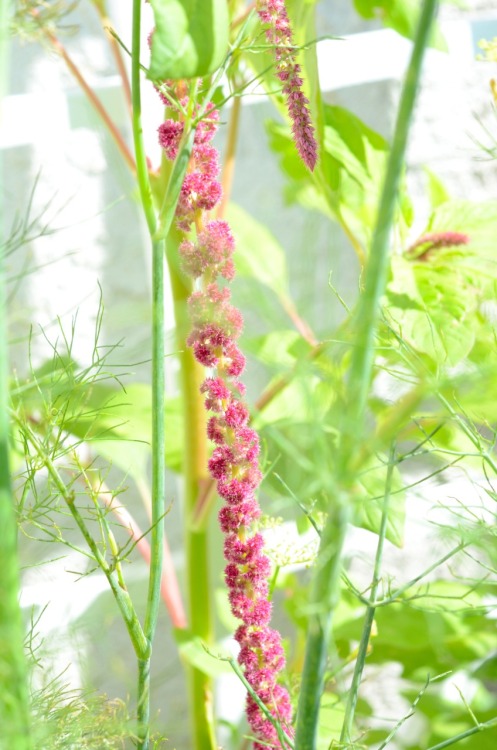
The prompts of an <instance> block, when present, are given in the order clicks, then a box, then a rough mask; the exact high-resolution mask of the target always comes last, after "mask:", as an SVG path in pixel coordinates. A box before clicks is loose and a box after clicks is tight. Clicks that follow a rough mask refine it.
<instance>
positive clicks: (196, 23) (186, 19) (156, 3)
mask: <svg viewBox="0 0 497 750" xmlns="http://www.w3.org/2000/svg"><path fill="white" fill-rule="evenodd" d="M150 2H151V5H152V8H153V11H154V18H155V31H154V34H153V38H152V59H151V64H150V71H149V78H151V79H152V80H154V81H157V80H160V81H164V80H166V79H168V78H172V79H179V78H196V77H198V76H205V75H208V74H209V73H213V72H214V71H215V70H217V68H219V66H220V65H221V63H222V62H223V59H224V57H225V55H226V53H227V51H228V6H227V3H226V0H201V2H199V0H150Z"/></svg>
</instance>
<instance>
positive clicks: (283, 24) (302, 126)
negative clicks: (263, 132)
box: [256, 0, 318, 172]
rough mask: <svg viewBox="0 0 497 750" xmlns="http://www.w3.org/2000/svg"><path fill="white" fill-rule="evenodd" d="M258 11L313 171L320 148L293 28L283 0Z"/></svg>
mask: <svg viewBox="0 0 497 750" xmlns="http://www.w3.org/2000/svg"><path fill="white" fill-rule="evenodd" d="M256 9H257V13H258V15H259V18H260V19H261V21H262V24H263V26H264V27H265V32H266V39H267V41H268V42H269V44H270V45H271V46H274V51H275V56H276V75H277V76H278V78H279V79H280V81H281V82H282V84H283V94H284V96H285V98H286V102H287V107H288V114H289V116H290V119H291V120H292V132H293V137H294V139H295V145H296V147H297V151H298V152H299V154H300V156H301V158H302V161H303V162H304V164H305V165H306V166H307V167H308V168H309V169H310V170H311V172H312V171H313V169H314V167H315V166H316V161H317V151H318V149H317V143H316V139H315V137H314V126H313V125H312V122H311V115H310V112H309V100H308V99H307V97H306V96H305V95H304V92H303V90H302V85H303V81H302V78H301V75H300V74H301V68H300V65H299V64H298V62H297V59H296V54H295V46H294V44H293V34H292V28H291V26H290V20H289V18H288V13H287V10H286V7H285V3H284V0H257V3H256Z"/></svg>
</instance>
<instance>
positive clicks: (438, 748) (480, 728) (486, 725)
mask: <svg viewBox="0 0 497 750" xmlns="http://www.w3.org/2000/svg"><path fill="white" fill-rule="evenodd" d="M496 725H497V716H496V717H495V718H494V719H490V720H489V721H485V722H483V723H482V724H477V725H476V726H475V727H471V729H467V730H466V731H465V732H461V733H460V734H456V735H454V737H450V739H448V740H444V741H443V742H439V743H438V744H436V745H432V746H431V747H429V748H428V750H443V748H444V747H450V746H451V745H455V744H456V742H461V740H465V739H466V738H467V737H471V736H472V735H473V734H478V732H484V731H485V729H491V727H495V726H496Z"/></svg>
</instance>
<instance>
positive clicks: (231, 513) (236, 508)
mask: <svg viewBox="0 0 497 750" xmlns="http://www.w3.org/2000/svg"><path fill="white" fill-rule="evenodd" d="M260 515H261V509H260V508H259V506H258V505H257V503H256V502H255V500H253V499H252V500H245V501H243V502H241V503H238V504H237V505H225V506H223V507H222V508H221V510H220V511H219V516H218V517H219V524H220V526H221V531H222V532H223V534H229V533H230V532H232V531H237V530H238V529H239V528H240V527H241V526H249V525H250V524H251V523H252V522H253V521H255V520H256V519H257V518H259V516H260Z"/></svg>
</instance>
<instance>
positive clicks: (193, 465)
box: [168, 241, 217, 750]
mask: <svg viewBox="0 0 497 750" xmlns="http://www.w3.org/2000/svg"><path fill="white" fill-rule="evenodd" d="M168 262H169V273H170V278H171V286H172V292H173V299H174V308H175V317H176V328H177V335H178V349H179V350H180V357H179V359H180V367H181V387H182V392H183V408H184V425H185V445H184V453H183V455H184V465H183V477H184V488H185V490H184V492H185V495H184V498H185V499H184V503H185V506H184V513H185V556H186V587H187V601H188V615H189V620H188V622H189V627H190V632H191V635H192V637H197V638H200V639H201V640H202V641H203V642H204V643H206V644H209V643H211V642H212V630H213V627H212V605H211V600H210V586H209V555H208V536H207V529H206V528H202V529H198V530H197V529H195V528H194V527H193V525H192V517H193V513H194V509H195V505H196V501H197V497H198V495H199V492H200V490H201V488H202V487H203V485H204V484H205V483H206V482H207V441H206V415H205V409H204V404H203V398H202V396H201V394H200V390H199V389H200V384H201V382H202V381H203V379H204V372H203V369H202V368H201V367H200V365H198V364H197V362H196V361H195V359H194V357H193V354H192V352H191V350H190V349H189V348H186V346H185V340H186V337H187V334H188V331H189V327H190V322H189V320H188V316H187V308H186V301H187V299H188V297H189V296H190V293H191V289H190V285H189V283H187V282H186V280H184V278H183V277H181V276H180V274H179V272H178V268H177V252H176V250H175V248H174V243H173V242H172V241H171V242H170V243H168ZM189 706H190V710H191V711H192V720H191V724H192V735H193V742H192V748H194V750H215V748H216V747H217V745H216V741H215V735H214V724H213V702H212V684H211V679H210V677H208V676H207V675H206V674H205V673H204V672H201V671H200V670H199V669H196V668H195V667H192V666H190V667H189Z"/></svg>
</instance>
